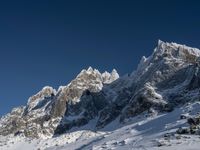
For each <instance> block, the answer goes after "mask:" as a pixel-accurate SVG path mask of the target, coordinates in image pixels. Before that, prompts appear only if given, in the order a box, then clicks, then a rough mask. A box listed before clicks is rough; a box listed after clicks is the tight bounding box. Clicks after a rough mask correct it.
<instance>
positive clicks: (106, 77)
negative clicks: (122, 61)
mask: <svg viewBox="0 0 200 150" xmlns="http://www.w3.org/2000/svg"><path fill="white" fill-rule="evenodd" d="M86 75H94V76H97V78H101V79H102V80H103V81H102V82H103V83H106V84H108V83H111V82H113V81H115V80H117V79H118V78H119V74H118V72H117V70H116V69H113V70H112V72H111V73H109V72H108V71H105V72H103V73H101V72H100V71H99V70H97V69H94V68H92V67H91V66H90V67H89V68H88V69H87V70H86V69H83V70H82V71H81V72H80V73H79V74H78V76H77V78H81V77H83V76H86Z"/></svg>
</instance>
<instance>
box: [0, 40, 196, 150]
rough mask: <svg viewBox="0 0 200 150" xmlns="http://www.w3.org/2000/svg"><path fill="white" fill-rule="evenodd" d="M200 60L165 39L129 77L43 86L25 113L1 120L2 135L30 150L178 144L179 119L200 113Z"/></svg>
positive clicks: (83, 75)
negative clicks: (40, 149)
mask: <svg viewBox="0 0 200 150" xmlns="http://www.w3.org/2000/svg"><path fill="white" fill-rule="evenodd" d="M199 57H200V50H199V49H196V48H191V47H188V46H185V45H180V44H176V43H167V42H163V41H160V40H159V41H158V45H157V46H156V48H155V49H154V51H153V53H152V55H151V56H149V57H148V58H146V57H144V56H143V57H142V59H141V61H140V63H139V65H138V68H137V69H136V70H135V71H133V72H132V73H131V74H130V75H124V76H122V77H119V75H118V73H117V71H116V70H115V69H113V71H112V72H111V73H109V72H107V71H106V72H104V73H100V72H99V71H98V70H96V69H93V68H91V67H89V68H88V69H87V70H82V71H81V72H80V74H79V75H78V76H77V77H76V78H75V79H74V80H73V81H71V82H70V83H69V84H68V85H66V86H61V87H60V88H59V89H58V90H55V89H53V88H52V87H48V86H47V87H44V88H43V89H42V90H41V91H39V92H38V93H37V94H35V95H33V96H32V97H30V98H29V100H28V103H27V105H26V106H23V107H19V108H14V109H13V110H12V112H11V113H9V114H7V115H6V116H4V117H2V118H1V120H0V135H2V136H4V137H3V138H2V139H4V140H5V139H9V140H8V141H13V137H12V136H14V139H18V140H17V141H18V142H17V143H18V144H19V143H20V142H19V141H20V140H22V141H23V142H21V144H22V143H24V140H25V139H30V138H31V139H33V140H32V141H31V143H32V144H29V149H30V146H33V144H34V145H36V147H38V148H41V147H42V148H44V149H45V148H49V149H110V148H114V149H123V148H124V149H132V148H135V149H136V148H137V149H145V148H146V147H148V148H146V149H154V146H155V145H156V144H155V143H157V145H156V146H155V149H156V148H158V146H159V144H160V145H162V146H163V144H162V141H161V142H160V140H162V135H163V134H166V133H168V132H170V138H171V137H172V138H174V141H175V142H178V138H177V137H176V135H175V134H173V136H172V134H171V133H174V132H175V131H176V130H177V128H178V127H180V126H184V125H185V124H186V122H187V121H186V120H179V117H180V115H181V114H182V113H188V114H187V115H191V116H192V115H195V113H197V112H198V109H197V108H200V107H199V103H198V101H199V97H200V93H199V87H200V70H199V68H200V59H199ZM186 118H187V117H186ZM195 124H196V125H197V121H196V122H195ZM156 126H157V128H156ZM195 133H197V131H196V130H195ZM168 134H169V133H168ZM119 136H120V137H119ZM52 137H53V138H52ZM72 137H74V138H72ZM136 137H137V138H139V140H138V139H137V138H136ZM47 138H48V139H47ZM152 138H153V139H154V140H155V138H158V139H159V140H155V141H151V140H152ZM167 138H169V137H168V136H167ZM170 138H169V139H168V140H171V139H170ZM179 138H180V137H179ZM186 138H187V137H186ZM36 139H38V140H36ZM45 139H46V140H45ZM195 139H196V138H194V136H192V137H191V136H189V138H188V140H189V142H192V141H190V140H193V141H194V140H195ZM52 140H57V142H55V141H54V142H51V141H52ZM62 140H64V141H62ZM107 140H109V141H110V142H106V141H107ZM5 141H6V140H5ZM41 141H42V142H45V141H46V142H47V145H46V146H44V144H43V145H42V144H41V143H38V142H41ZM76 141H79V142H76ZM144 141H145V142H146V143H145V144H144ZM163 141H164V143H165V146H166V145H167V144H166V141H167V140H166V141H165V138H163ZM14 142H16V140H15V141H14ZM34 142H35V143H34ZM48 142H51V144H50V143H49V145H48ZM181 142H182V143H183V145H184V142H183V141H181ZM197 142H200V140H197ZM25 143H26V142H25ZM52 143H53V144H55V145H52ZM77 143H79V144H77ZM158 143H159V144H158ZM134 144H135V145H134ZM170 144H171V145H172V146H173V142H172V143H170V142H169V141H168V145H170ZM14 145H15V149H16V144H14ZM168 145H167V146H168ZM185 145H187V142H186V143H185ZM194 145H195V144H194ZM199 145H200V144H199ZM18 146H19V145H18ZM63 146H64V147H63ZM176 146H177V145H176V144H174V149H177V147H176ZM197 146H198V144H197ZM34 147H35V146H34ZM183 147H185V146H183ZM4 148H6V146H4ZM10 148H11V149H12V147H10ZM193 148H194V149H195V148H196V146H195V147H193ZM32 149H34V148H32ZM163 149H164V147H163ZM166 149H167V147H166Z"/></svg>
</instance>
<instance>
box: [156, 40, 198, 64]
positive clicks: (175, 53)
mask: <svg viewBox="0 0 200 150" xmlns="http://www.w3.org/2000/svg"><path fill="white" fill-rule="evenodd" d="M154 55H157V56H158V55H160V56H163V57H174V58H178V59H183V60H186V61H192V59H193V60H195V59H196V58H197V57H199V56H200V50H199V49H197V48H192V47H189V46H186V45H181V44H177V43H174V42H171V43H168V42H163V41H161V40H158V45H157V47H156V48H155V50H154Z"/></svg>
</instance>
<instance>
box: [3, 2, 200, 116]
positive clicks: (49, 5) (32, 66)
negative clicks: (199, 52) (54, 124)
mask: <svg viewBox="0 0 200 150" xmlns="http://www.w3.org/2000/svg"><path fill="white" fill-rule="evenodd" d="M199 6H200V4H199V3H198V0H193V1H192V0H180V1H178V0H159V1H155V0H138V1H136V0H121V1H118V0H91V1H88V0H23V1H22V0H13V1H12V0H5V1H0V115H2V114H5V113H6V112H9V111H10V110H11V108H13V107H15V106H19V105H25V104H26V102H27V99H28V97H29V96H31V95H33V94H34V93H36V92H38V91H39V90H40V89H41V88H42V87H43V86H45V85H50V86H53V87H55V88H57V87H58V86H59V85H65V84H67V83H68V82H69V81H70V80H72V79H73V78H74V77H75V76H76V75H77V74H78V73H79V72H80V70H82V69H83V68H87V67H88V66H93V67H95V68H98V69H99V70H100V71H103V70H108V71H111V70H112V68H116V69H117V70H118V71H119V73H120V74H121V75H122V74H125V73H130V72H132V71H133V70H134V69H135V68H136V66H137V64H138V62H139V60H140V58H141V57H142V56H143V55H147V56H148V55H150V54H151V53H152V50H153V48H154V47H155V46H156V43H157V40H158V39H161V40H164V41H169V42H171V41H175V42H178V43H182V44H187V45H189V46H194V47H198V48H200V38H199V37H200V9H199Z"/></svg>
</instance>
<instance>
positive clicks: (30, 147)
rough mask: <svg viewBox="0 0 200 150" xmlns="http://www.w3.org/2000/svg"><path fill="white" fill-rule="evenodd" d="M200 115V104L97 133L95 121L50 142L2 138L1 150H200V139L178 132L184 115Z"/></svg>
mask: <svg viewBox="0 0 200 150" xmlns="http://www.w3.org/2000/svg"><path fill="white" fill-rule="evenodd" d="M199 111H200V102H195V103H192V104H191V103H188V104H186V105H184V106H183V107H180V108H176V109H175V110H174V111H172V112H170V113H163V114H158V115H151V116H150V115H149V114H148V113H143V114H141V115H139V116H137V117H134V118H132V119H129V120H125V122H124V123H123V124H119V120H118V119H116V120H115V121H113V122H112V123H111V124H109V125H107V126H106V127H105V128H103V129H101V130H98V131H95V128H94V122H95V121H96V120H95V119H94V120H92V121H91V122H90V123H89V124H87V125H86V126H83V127H81V128H73V129H71V130H70V131H69V132H67V133H65V134H63V135H61V136H58V137H54V138H50V139H28V138H25V137H21V136H15V137H14V136H7V137H2V136H1V137H0V149H1V150H90V149H91V150H105V149H118V150H179V149H180V150H199V147H200V136H199V135H179V134H176V130H177V129H178V128H179V127H186V126H188V125H187V120H186V119H180V116H181V114H187V115H189V116H193V115H195V114H197V113H198V112H199Z"/></svg>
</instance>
